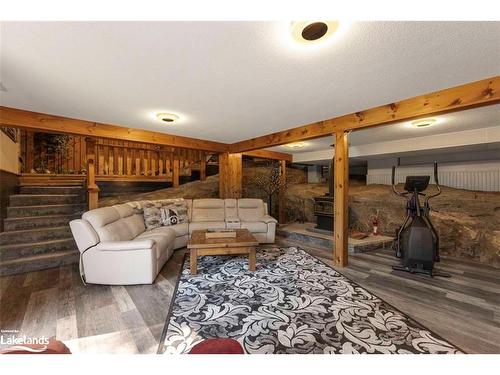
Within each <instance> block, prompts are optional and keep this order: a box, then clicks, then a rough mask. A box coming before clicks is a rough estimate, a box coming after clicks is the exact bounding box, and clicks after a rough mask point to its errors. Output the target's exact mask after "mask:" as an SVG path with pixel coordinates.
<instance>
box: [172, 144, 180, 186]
mask: <svg viewBox="0 0 500 375" xmlns="http://www.w3.org/2000/svg"><path fill="white" fill-rule="evenodd" d="M179 172H180V161H179V154H178V152H177V151H176V152H175V153H174V162H173V166H172V186H173V187H174V188H176V187H179Z"/></svg>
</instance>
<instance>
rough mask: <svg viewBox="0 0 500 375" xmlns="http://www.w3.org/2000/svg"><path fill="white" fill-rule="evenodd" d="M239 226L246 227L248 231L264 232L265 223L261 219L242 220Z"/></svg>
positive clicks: (265, 230) (265, 229)
mask: <svg viewBox="0 0 500 375" xmlns="http://www.w3.org/2000/svg"><path fill="white" fill-rule="evenodd" d="M241 228H246V229H248V231H249V232H250V233H266V232H267V224H266V223H264V222H262V221H242V222H241Z"/></svg>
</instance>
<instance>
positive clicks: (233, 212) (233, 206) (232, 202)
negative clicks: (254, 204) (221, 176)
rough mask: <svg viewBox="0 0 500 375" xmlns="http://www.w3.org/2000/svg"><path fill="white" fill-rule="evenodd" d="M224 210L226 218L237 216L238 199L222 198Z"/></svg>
mask: <svg viewBox="0 0 500 375" xmlns="http://www.w3.org/2000/svg"><path fill="white" fill-rule="evenodd" d="M224 211H225V214H226V219H227V218H234V217H238V201H237V200H236V199H232V198H228V199H224Z"/></svg>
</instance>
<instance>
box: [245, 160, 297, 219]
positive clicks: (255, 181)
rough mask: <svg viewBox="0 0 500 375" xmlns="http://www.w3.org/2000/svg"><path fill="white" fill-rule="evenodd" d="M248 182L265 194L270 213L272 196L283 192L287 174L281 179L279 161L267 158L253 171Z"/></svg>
mask: <svg viewBox="0 0 500 375" xmlns="http://www.w3.org/2000/svg"><path fill="white" fill-rule="evenodd" d="M250 183H251V184H252V185H255V186H256V187H257V188H258V189H260V190H261V191H262V192H264V193H265V194H266V195H267V204H268V207H269V210H270V211H271V213H273V214H274V210H273V197H275V196H276V195H278V194H279V193H284V192H285V191H286V188H287V186H288V176H287V178H286V179H284V180H283V179H282V178H281V176H280V165H279V161H276V160H267V161H266V162H265V165H264V166H263V167H262V168H259V170H258V171H257V172H256V173H255V176H253V177H252V179H251V181H250Z"/></svg>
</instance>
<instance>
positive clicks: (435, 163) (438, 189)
mask: <svg viewBox="0 0 500 375" xmlns="http://www.w3.org/2000/svg"><path fill="white" fill-rule="evenodd" d="M434 182H435V183H436V188H437V193H436V194H431V195H429V196H428V197H427V200H429V199H430V198H434V197H437V196H438V195H439V194H441V186H439V178H438V163H437V162H436V161H435V162H434Z"/></svg>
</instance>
